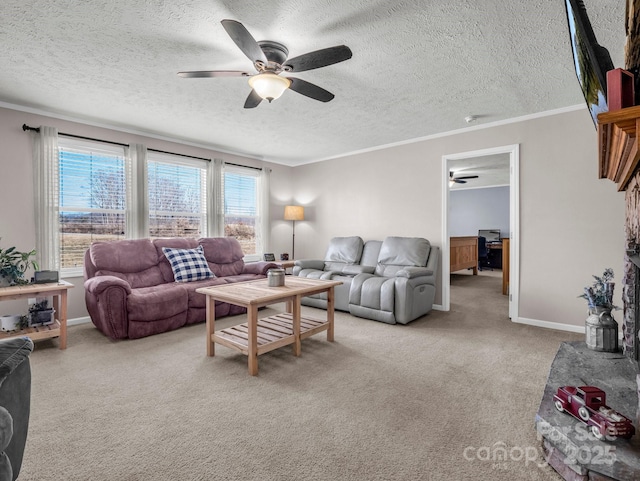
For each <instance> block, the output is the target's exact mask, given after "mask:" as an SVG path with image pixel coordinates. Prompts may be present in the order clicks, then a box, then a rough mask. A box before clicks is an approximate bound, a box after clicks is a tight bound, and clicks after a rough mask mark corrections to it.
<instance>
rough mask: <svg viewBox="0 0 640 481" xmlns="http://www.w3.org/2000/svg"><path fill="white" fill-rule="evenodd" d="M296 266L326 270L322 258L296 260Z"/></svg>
mask: <svg viewBox="0 0 640 481" xmlns="http://www.w3.org/2000/svg"><path fill="white" fill-rule="evenodd" d="M295 266H296V267H299V268H300V269H317V270H319V271H323V270H324V261H323V260H320V259H300V260H297V261H295Z"/></svg>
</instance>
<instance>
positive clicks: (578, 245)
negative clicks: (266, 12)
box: [293, 109, 624, 326]
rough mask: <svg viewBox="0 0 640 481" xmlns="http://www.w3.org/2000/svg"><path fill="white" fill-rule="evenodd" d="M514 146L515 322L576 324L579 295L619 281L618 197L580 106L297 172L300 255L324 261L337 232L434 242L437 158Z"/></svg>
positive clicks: (437, 236) (582, 308)
mask: <svg viewBox="0 0 640 481" xmlns="http://www.w3.org/2000/svg"><path fill="white" fill-rule="evenodd" d="M512 144H519V145H520V248H521V250H520V310H519V318H521V319H518V320H525V321H527V322H529V321H531V320H532V321H545V322H550V323H558V324H569V325H573V326H583V325H584V320H585V317H586V315H585V313H586V304H585V303H584V301H583V300H582V299H578V297H577V296H578V295H579V294H580V293H582V288H583V287H584V286H586V285H590V284H591V280H592V278H591V276H592V275H593V274H601V273H602V271H603V270H604V268H606V267H612V268H613V269H614V271H615V273H616V275H617V276H618V281H619V276H620V275H621V274H622V260H623V255H624V251H623V249H624V242H623V241H624V236H623V225H624V195H623V193H619V192H617V189H616V185H615V184H613V183H612V182H610V181H608V180H599V179H598V174H597V165H598V161H597V138H596V131H595V129H594V126H593V122H592V120H591V117H590V116H589V114H588V111H587V110H586V109H581V110H578V111H570V112H565V113H559V114H556V115H553V116H547V117H542V118H535V119H530V120H525V121H521V122H517V123H511V124H507V125H501V126H496V127H492V128H486V129H474V130H470V131H467V132H464V133H459V134H457V135H451V136H447V137H440V138H434V139H431V140H423V141H420V142H415V143H412V144H405V145H401V146H396V147H392V148H388V149H384V150H377V151H372V152H367V153H361V154H357V155H351V156H347V157H343V158H339V159H332V160H328V161H325V162H318V163H313V164H309V165H305V166H300V167H296V168H295V169H294V171H293V180H294V197H295V198H296V199H298V200H299V201H300V202H302V203H304V204H305V205H307V211H308V212H310V216H309V219H308V221H305V222H302V223H300V225H299V226H298V227H297V229H296V241H297V243H296V246H297V247H296V252H299V254H298V255H297V257H298V258H302V257H317V256H322V255H323V254H324V250H325V248H326V245H327V242H328V240H329V239H330V238H331V237H333V236H341V235H360V236H361V237H363V238H364V239H365V240H367V239H381V238H384V237H385V236H387V235H402V236H421V237H426V238H427V239H429V240H430V241H431V242H432V243H433V244H435V245H441V240H442V238H443V233H442V228H441V225H442V191H441V189H442V184H443V181H442V179H443V176H445V175H446V172H443V171H442V156H443V155H446V154H455V153H459V152H468V151H474V150H481V149H487V148H492V147H498V146H505V145H512ZM618 285H620V284H618ZM441 294H442V293H441V289H440V288H438V292H437V293H436V304H440V303H441V302H442V295H441ZM616 297H617V298H618V299H619V298H620V291H619V289H618V292H616ZM618 302H619V303H620V301H618Z"/></svg>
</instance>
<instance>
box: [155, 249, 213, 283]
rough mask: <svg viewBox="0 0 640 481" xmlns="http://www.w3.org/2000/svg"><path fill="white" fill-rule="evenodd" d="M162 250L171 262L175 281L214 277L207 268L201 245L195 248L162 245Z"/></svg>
mask: <svg viewBox="0 0 640 481" xmlns="http://www.w3.org/2000/svg"><path fill="white" fill-rule="evenodd" d="M162 252H164V255H165V257H166V258H167V259H168V260H169V263H170V264H171V269H172V270H173V278H174V279H175V281H176V282H190V281H199V280H202V279H209V278H211V277H215V274H214V273H213V272H211V269H209V265H208V264H207V259H206V258H205V257H204V249H203V248H202V246H198V247H196V248H195V249H172V248H171V247H163V248H162Z"/></svg>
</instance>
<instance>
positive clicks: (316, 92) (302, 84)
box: [287, 77, 335, 102]
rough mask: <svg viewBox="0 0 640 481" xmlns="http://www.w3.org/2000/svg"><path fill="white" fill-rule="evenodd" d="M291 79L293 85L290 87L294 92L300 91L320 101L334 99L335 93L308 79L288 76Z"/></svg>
mask: <svg viewBox="0 0 640 481" xmlns="http://www.w3.org/2000/svg"><path fill="white" fill-rule="evenodd" d="M287 78H288V79H289V80H291V85H290V86H289V88H290V89H291V90H293V91H294V92H298V93H299V94H302V95H304V96H306V97H310V98H312V99H315V100H319V101H320V102H329V101H330V100H333V98H334V97H335V95H333V94H332V93H331V92H329V91H328V90H325V89H323V88H322V87H318V86H317V85H314V84H312V83H310V82H307V81H306V80H302V79H299V78H291V77H287Z"/></svg>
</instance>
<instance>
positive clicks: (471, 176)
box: [456, 175, 478, 179]
mask: <svg viewBox="0 0 640 481" xmlns="http://www.w3.org/2000/svg"><path fill="white" fill-rule="evenodd" d="M477 178H478V176H477V175H463V176H460V177H456V179H477Z"/></svg>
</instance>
